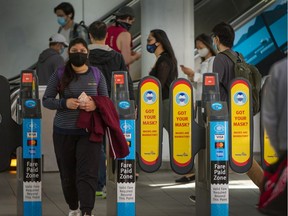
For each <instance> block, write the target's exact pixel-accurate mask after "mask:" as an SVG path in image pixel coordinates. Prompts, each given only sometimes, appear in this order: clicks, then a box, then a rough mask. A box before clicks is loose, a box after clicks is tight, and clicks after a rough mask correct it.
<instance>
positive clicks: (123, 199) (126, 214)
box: [117, 120, 136, 216]
mask: <svg viewBox="0 0 288 216" xmlns="http://www.w3.org/2000/svg"><path fill="white" fill-rule="evenodd" d="M120 128H121V129H122V132H123V134H124V136H125V138H126V141H127V145H128V146H129V150H130V153H129V155H127V156H126V157H125V158H123V159H118V161H117V163H118V175H117V216H135V215H136V209H135V152H136V150H135V120H120Z"/></svg>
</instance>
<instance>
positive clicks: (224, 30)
mask: <svg viewBox="0 0 288 216" xmlns="http://www.w3.org/2000/svg"><path fill="white" fill-rule="evenodd" d="M212 33H213V35H214V36H218V38H219V41H220V43H221V44H223V45H224V46H226V47H229V48H232V47H233V43H234V38H235V32H234V29H233V28H232V26H231V25H229V24H227V23H225V22H221V23H219V24H217V25H216V26H214V28H213V29H212Z"/></svg>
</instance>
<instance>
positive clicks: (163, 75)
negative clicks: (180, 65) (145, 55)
mask: <svg viewBox="0 0 288 216" xmlns="http://www.w3.org/2000/svg"><path fill="white" fill-rule="evenodd" d="M149 75H151V76H154V77H156V78H157V79H159V81H160V83H161V86H162V99H163V100H165V99H168V98H169V88H170V85H171V83H172V82H173V81H174V80H175V79H177V77H178V72H177V65H174V64H173V62H172V59H171V58H170V57H169V56H168V54H167V53H165V52H164V53H162V54H161V55H160V56H159V58H158V59H157V61H156V64H155V66H154V67H153V68H152V70H151V71H150V73H149Z"/></svg>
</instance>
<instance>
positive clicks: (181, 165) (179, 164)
mask: <svg viewBox="0 0 288 216" xmlns="http://www.w3.org/2000/svg"><path fill="white" fill-rule="evenodd" d="M170 99H171V100H170V104H171V106H170V107H171V108H172V109H171V116H170V119H171V125H170V126H171V127H170V130H171V131H170V133H169V136H170V142H169V143H170V163H171V167H172V169H173V170H174V172H176V173H178V174H186V173H189V172H190V171H191V169H192V168H193V164H194V159H193V152H192V150H193V149H192V128H193V116H194V114H193V92H192V85H191V83H190V81H188V80H187V79H183V78H180V79H177V80H175V81H174V82H173V83H172V84H171V87H170Z"/></svg>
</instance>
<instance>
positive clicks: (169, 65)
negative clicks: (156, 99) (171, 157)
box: [146, 29, 178, 132]
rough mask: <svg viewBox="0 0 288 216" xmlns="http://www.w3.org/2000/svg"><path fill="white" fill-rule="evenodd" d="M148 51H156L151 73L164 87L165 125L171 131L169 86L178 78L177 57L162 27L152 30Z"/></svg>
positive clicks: (148, 41) (148, 40)
mask: <svg viewBox="0 0 288 216" xmlns="http://www.w3.org/2000/svg"><path fill="white" fill-rule="evenodd" d="M146 48H147V51H148V52H150V53H154V55H155V56H156V58H157V60H156V63H155V65H154V66H153V68H152V69H151V71H150V73H149V75H151V76H155V77H156V78H158V79H159V81H160V83H161V87H162V100H163V106H162V107H163V126H164V128H165V129H166V130H167V131H168V132H169V106H170V105H169V88H170V85H171V83H172V82H173V81H174V80H175V79H177V77H178V70H177V59H176V57H175V54H174V51H173V48H172V46H171V43H170V41H169V39H168V37H167V34H166V33H165V32H164V31H163V30H161V29H154V30H152V31H150V34H149V36H148V39H147V47H146Z"/></svg>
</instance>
